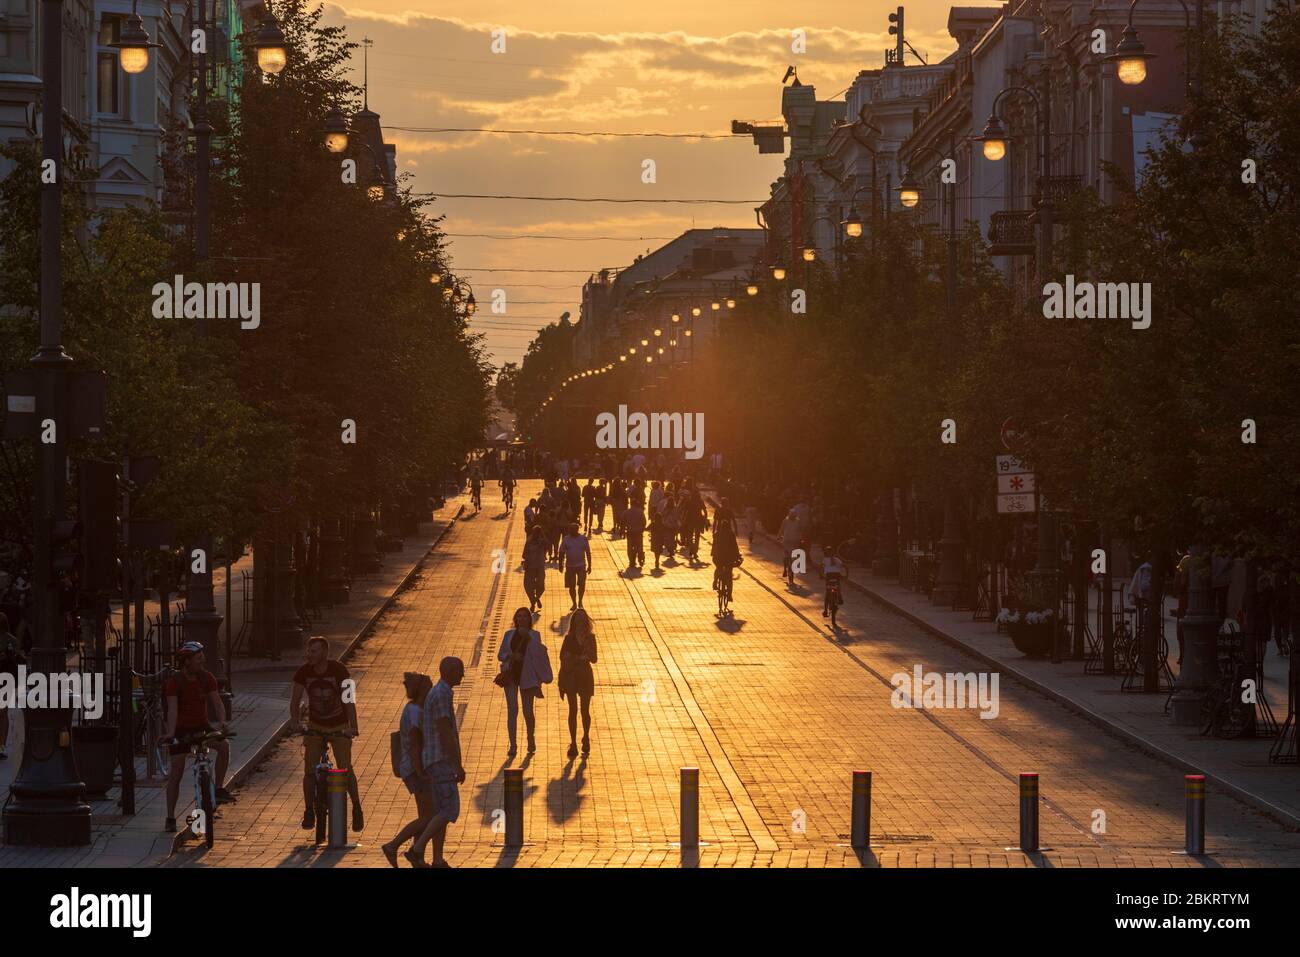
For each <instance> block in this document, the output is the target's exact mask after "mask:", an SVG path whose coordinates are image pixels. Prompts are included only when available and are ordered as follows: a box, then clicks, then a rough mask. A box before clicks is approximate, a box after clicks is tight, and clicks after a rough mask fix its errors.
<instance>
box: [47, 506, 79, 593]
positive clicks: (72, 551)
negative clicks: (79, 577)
mask: <svg viewBox="0 0 1300 957" xmlns="http://www.w3.org/2000/svg"><path fill="white" fill-rule="evenodd" d="M81 566H82V557H81V523H80V522H78V521H76V520H75V519H71V518H63V519H59V520H58V521H56V522H55V523H54V526H53V528H51V529H50V567H51V568H52V569H53V570H54V574H53V575H52V576H51V577H52V578H53V579H54V580H55V581H58V579H59V576H60V575H72V574H75V573H76V572H78V571H80V570H81Z"/></svg>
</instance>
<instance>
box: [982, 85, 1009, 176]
mask: <svg viewBox="0 0 1300 957" xmlns="http://www.w3.org/2000/svg"><path fill="white" fill-rule="evenodd" d="M1003 92H1006V91H1005V90H1004V91H1003ZM998 95H999V97H1000V96H1001V94H1000V93H999V94H998ZM975 142H977V143H982V144H983V148H984V158H985V159H986V160H992V161H993V162H994V163H996V162H998V160H1000V159H1002V157H1004V156H1006V155H1007V131H1006V130H1004V129H1003V128H1002V121H1001V120H1000V119H998V114H997V109H996V106H995V108H994V111H993V113H992V114H990V116H989V120H988V122H987V123H985V124H984V134H983V135H982V136H977V137H975Z"/></svg>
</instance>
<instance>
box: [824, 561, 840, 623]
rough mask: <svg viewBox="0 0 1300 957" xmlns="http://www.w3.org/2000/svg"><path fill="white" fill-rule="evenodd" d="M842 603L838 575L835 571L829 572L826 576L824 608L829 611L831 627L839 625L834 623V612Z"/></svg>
mask: <svg viewBox="0 0 1300 957" xmlns="http://www.w3.org/2000/svg"><path fill="white" fill-rule="evenodd" d="M842 604H844V596H843V595H842V594H841V593H840V576H839V574H838V573H836V572H831V573H830V574H829V575H827V576H826V608H827V609H828V610H829V611H830V613H831V628H838V627H839V626H838V625H837V624H836V623H835V613H836V611H837V610H838V609H839V607H840V605H842Z"/></svg>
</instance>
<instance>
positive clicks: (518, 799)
mask: <svg viewBox="0 0 1300 957" xmlns="http://www.w3.org/2000/svg"><path fill="white" fill-rule="evenodd" d="M505 802H506V847H523V844H524V769H523V768H506V794H505Z"/></svg>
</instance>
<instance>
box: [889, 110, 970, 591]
mask: <svg viewBox="0 0 1300 957" xmlns="http://www.w3.org/2000/svg"><path fill="white" fill-rule="evenodd" d="M948 136H949V155H955V154H956V151H957V143H956V134H955V132H954V131H953V130H949V131H948ZM925 153H933V154H934V155H935V156H937V157H938V158H939V160H940V163H941V164H942V162H943V160H944V159H946V158H947V157H945V156H944V155H943V154H942V153H940V152H939V151H938V150H937V149H935V148H934V147H933V146H922V147H920V148H919V149H917V150H914V151H913V152H912V154H911V156H909V157H908V161H907V170H906V172H905V174H904V176H903V180H902V182H901V183H900V184H899V188H898V189H899V192H898V198H899V202H901V203H902V204H903V205H904V206H906V207H914V206H917V205H918V204H919V203H920V201H921V187H920V185H919V184H918V183H917V182H916V180H915V179H914V178H913V176H912V165H913V164H914V163H915V162H916V159H917V157H919V156H921V155H923V154H925ZM945 192H947V194H948V271H947V275H946V276H945V277H944V279H945V285H946V286H947V294H948V321H949V324H950V325H951V324H954V323H955V322H956V320H957V184H956V182H953V183H950V184H948V189H947V190H945ZM965 554H966V542H965V540H964V539H963V538H962V534H961V503H960V501H959V498H958V494H957V483H956V482H955V481H952V480H950V481H948V482H946V483H945V487H944V493H943V536H942V537H941V538H940V539H939V573H938V576H937V577H936V579H935V584H934V590H933V591H932V592H931V593H930V601H931V602H932V603H933V604H936V605H952V604H954V603H955V602H956V601H957V599H959V598H960V597H961V596H962V595H963V594H964V593H965V591H966V563H965Z"/></svg>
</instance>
